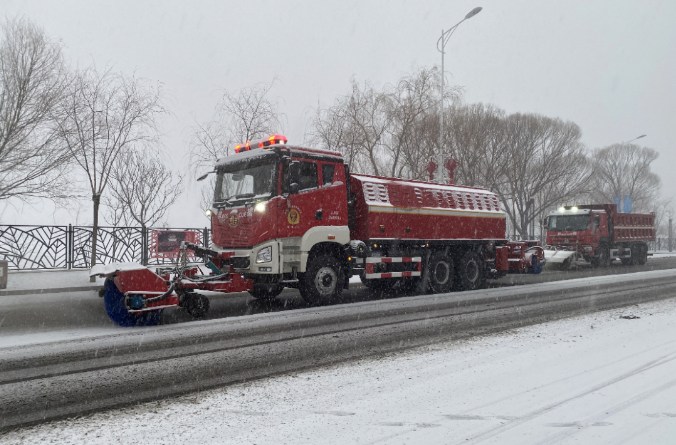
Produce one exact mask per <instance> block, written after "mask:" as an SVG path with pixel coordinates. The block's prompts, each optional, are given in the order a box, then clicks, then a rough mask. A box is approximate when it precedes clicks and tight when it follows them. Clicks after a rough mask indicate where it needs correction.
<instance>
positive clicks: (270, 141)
mask: <svg viewBox="0 0 676 445" xmlns="http://www.w3.org/2000/svg"><path fill="white" fill-rule="evenodd" d="M287 142H288V139H286V136H284V135H282V134H273V135H272V136H270V137H269V138H267V139H261V140H260V141H257V142H253V143H252V142H251V141H247V142H246V143H245V144H238V145H236V146H235V153H241V152H243V151H249V150H251V149H252V148H264V147H269V146H270V145H276V144H286V143H287Z"/></svg>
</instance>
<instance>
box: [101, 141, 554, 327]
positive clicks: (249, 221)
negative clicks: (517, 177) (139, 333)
mask: <svg viewBox="0 0 676 445" xmlns="http://www.w3.org/2000/svg"><path fill="white" fill-rule="evenodd" d="M236 152H237V154H235V155H232V156H229V157H227V158H225V159H223V160H221V161H220V162H218V164H217V165H216V167H215V169H214V171H213V172H210V173H215V174H216V190H215V194H214V202H213V205H212V207H211V208H210V209H209V210H207V214H208V215H210V216H211V228H212V237H211V238H212V239H211V241H212V242H211V245H210V246H208V247H200V246H196V245H194V244H191V243H186V242H184V243H183V245H182V250H181V252H182V254H181V255H180V259H179V261H178V262H177V265H176V267H174V268H173V270H171V271H164V272H160V273H159V274H156V273H154V272H152V271H151V270H149V269H148V268H146V267H144V266H141V265H138V264H110V265H102V266H95V267H94V268H92V271H91V273H92V275H99V276H106V277H108V279H107V281H106V292H105V302H106V309H107V311H108V314H109V315H110V317H111V318H112V319H113V320H114V321H115V322H116V323H118V324H121V325H139V324H153V323H155V322H157V320H158V317H159V311H160V310H162V309H164V308H167V307H172V306H183V307H185V308H186V310H187V311H188V312H189V313H191V314H192V315H193V316H196V317H199V316H201V315H203V314H204V313H206V310H207V309H208V306H209V300H208V298H207V296H206V294H208V292H204V291H216V292H242V291H248V292H250V293H251V295H253V296H254V297H256V298H258V299H271V298H275V297H276V296H277V295H278V294H279V293H280V292H281V291H282V290H283V289H284V287H294V288H297V289H298V290H299V291H300V294H301V295H302V297H303V298H304V299H305V300H306V301H308V302H309V303H311V304H323V303H325V302H328V301H332V300H334V299H336V298H337V297H338V296H339V295H340V294H341V292H342V290H343V289H346V288H347V287H348V282H349V279H350V277H352V276H353V275H359V277H360V278H361V280H362V282H363V283H364V284H365V285H366V286H368V287H372V288H381V289H382V288H394V289H395V290H397V289H401V290H402V291H403V290H417V291H418V292H421V293H425V292H449V291H451V290H470V289H477V288H479V287H481V286H482V285H483V284H484V283H485V280H486V279H487V278H498V277H500V276H503V275H504V274H506V273H510V272H511V273H539V272H540V271H541V270H542V267H543V265H544V261H545V260H544V253H543V250H542V248H541V247H540V246H539V245H538V243H537V242H534V241H523V242H508V240H507V239H506V238H505V213H504V212H503V211H502V210H501V209H500V205H499V203H498V199H497V196H496V195H495V194H494V193H491V192H489V191H487V190H484V189H479V188H471V187H463V186H458V185H444V184H434V183H427V182H419V181H409V180H402V179H393V178H382V177H375V176H368V175H361V174H350V171H349V168H348V166H347V164H346V163H345V162H344V160H343V158H342V156H341V155H340V154H339V153H335V152H330V151H324V150H317V149H311V148H303V147H297V146H291V145H288V144H287V140H286V138H285V137H284V136H280V135H273V136H271V137H270V138H269V139H264V140H262V141H259V142H257V143H254V144H251V143H247V144H246V145H244V146H237V147H236ZM205 176H206V175H205ZM205 176H203V177H202V178H204V177H205ZM202 178H201V179H202ZM187 250H192V251H194V254H195V255H197V256H199V257H202V258H203V259H204V265H203V266H202V268H201V269H200V268H198V267H196V266H195V265H191V264H189V263H188V262H187V260H186V252H187ZM205 267H208V268H209V269H208V270H209V273H207V274H204V273H201V272H200V270H204V269H205Z"/></svg>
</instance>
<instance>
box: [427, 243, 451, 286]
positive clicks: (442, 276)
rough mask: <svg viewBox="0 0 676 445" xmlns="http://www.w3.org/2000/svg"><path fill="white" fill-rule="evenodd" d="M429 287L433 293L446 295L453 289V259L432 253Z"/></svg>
mask: <svg viewBox="0 0 676 445" xmlns="http://www.w3.org/2000/svg"><path fill="white" fill-rule="evenodd" d="M429 268H430V286H431V287H432V290H433V291H434V293H446V292H450V291H451V289H453V276H454V272H455V271H454V269H453V259H451V257H450V256H448V255H444V254H443V253H440V252H438V253H434V254H432V256H431V257H430V262H429Z"/></svg>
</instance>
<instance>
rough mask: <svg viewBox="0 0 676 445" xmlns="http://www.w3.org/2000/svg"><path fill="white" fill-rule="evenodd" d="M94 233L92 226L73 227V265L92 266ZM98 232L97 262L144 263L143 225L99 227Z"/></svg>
mask: <svg viewBox="0 0 676 445" xmlns="http://www.w3.org/2000/svg"><path fill="white" fill-rule="evenodd" d="M92 234H93V230H92V227H73V260H72V267H74V268H89V267H91V257H92ZM97 234H98V237H97V240H96V262H97V264H108V263H143V237H142V230H141V227H99V229H98V230H97Z"/></svg>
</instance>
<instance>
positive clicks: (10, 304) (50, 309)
mask: <svg viewBox="0 0 676 445" xmlns="http://www.w3.org/2000/svg"><path fill="white" fill-rule="evenodd" d="M675 268H676V257H675V256H669V257H660V258H650V260H649V262H648V264H647V265H645V266H622V265H621V264H620V263H619V262H617V263H616V265H615V266H614V267H609V268H605V269H592V268H581V269H580V270H573V271H557V270H547V271H545V272H543V273H542V274H540V275H509V276H507V277H504V278H502V279H500V280H496V281H493V280H491V281H489V286H490V287H509V286H513V285H523V284H537V283H545V282H552V281H560V280H569V279H579V278H588V277H594V276H608V275H624V274H627V273H636V272H643V271H646V270H666V269H675ZM355 278H356V282H353V283H351V286H350V290H349V291H346V292H345V293H344V298H343V300H342V301H341V303H355V302H366V301H373V300H380V299H392V298H398V297H401V295H399V294H398V292H397V293H393V292H390V293H387V292H382V291H375V292H374V291H371V290H369V289H366V288H364V287H363V286H361V284H358V283H359V278H358V277H355ZM353 281H354V278H353ZM102 283H103V280H99V283H98V284H99V285H102ZM90 284H91V283H89V277H88V274H87V272H86V271H68V272H38V273H35V272H30V273H14V274H10V290H24V291H25V290H26V289H31V288H36V287H41V286H52V287H57V288H73V289H77V286H80V287H82V286H83V285H84V286H87V287H89V286H90ZM210 300H211V309H210V312H209V314H208V316H207V319H210V320H215V319H223V318H228V317H239V316H242V315H252V314H259V313H266V312H284V311H289V310H296V309H305V308H308V307H309V306H308V304H307V303H306V302H305V301H303V299H302V298H301V297H300V294H299V293H298V291H297V290H295V289H286V290H285V291H284V292H283V293H282V294H281V295H280V297H279V298H278V299H277V300H275V301H274V303H272V304H261V303H260V302H258V301H256V300H254V299H253V298H252V297H251V296H249V294H248V293H246V292H245V293H237V294H230V295H224V294H214V295H211V296H210ZM162 322H163V323H164V324H179V323H185V322H192V318H191V317H190V316H189V315H188V314H187V313H186V312H185V311H183V310H180V309H170V310H166V311H165V312H164V314H163V320H162ZM119 330H120V328H119V327H117V326H115V325H114V324H113V323H112V322H111V321H110V320H109V319H108V317H107V315H106V314H105V311H104V309H103V302H102V301H101V299H100V298H98V297H97V294H96V292H95V291H93V290H87V291H79V292H76V291H70V292H59V293H40V294H33V295H31V294H26V295H10V296H1V295H0V348H2V347H6V346H12V345H21V344H30V343H36V342H44V341H55V340H67V339H74V338H85V337H91V336H95V335H108V334H111V333H114V332H117V331H119Z"/></svg>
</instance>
